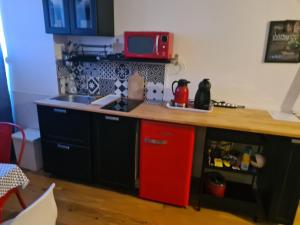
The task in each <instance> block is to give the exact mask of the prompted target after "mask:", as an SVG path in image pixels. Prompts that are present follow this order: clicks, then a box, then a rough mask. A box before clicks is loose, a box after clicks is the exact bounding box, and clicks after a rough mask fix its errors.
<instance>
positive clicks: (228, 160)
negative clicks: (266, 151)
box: [205, 140, 264, 176]
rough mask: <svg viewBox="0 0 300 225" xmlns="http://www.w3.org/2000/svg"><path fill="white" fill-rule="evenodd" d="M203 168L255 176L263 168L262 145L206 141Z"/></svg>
mask: <svg viewBox="0 0 300 225" xmlns="http://www.w3.org/2000/svg"><path fill="white" fill-rule="evenodd" d="M206 148H207V151H206V157H205V160H206V162H205V168H209V169H214V170H222V171H226V172H233V173H242V174H249V175H254V176H256V175H257V173H258V172H259V168H261V167H263V164H264V158H263V156H262V151H263V147H262V145H256V144H244V143H237V142H228V141H219V140H208V141H207V147H206Z"/></svg>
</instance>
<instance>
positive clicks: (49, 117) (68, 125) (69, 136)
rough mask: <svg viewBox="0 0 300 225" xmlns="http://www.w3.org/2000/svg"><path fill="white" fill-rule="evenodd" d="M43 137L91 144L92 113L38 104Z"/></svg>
mask: <svg viewBox="0 0 300 225" xmlns="http://www.w3.org/2000/svg"><path fill="white" fill-rule="evenodd" d="M38 115H39V125H40V130H41V135H42V138H43V139H45V140H56V141H62V142H67V143H72V144H76V145H82V146H89V145H90V115H89V113H87V112H81V111H77V110H70V109H64V108H55V107H47V106H38Z"/></svg>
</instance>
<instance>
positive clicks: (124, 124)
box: [93, 115, 137, 189]
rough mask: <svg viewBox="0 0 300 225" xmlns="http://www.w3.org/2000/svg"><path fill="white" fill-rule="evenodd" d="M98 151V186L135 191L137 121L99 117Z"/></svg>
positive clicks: (96, 132) (95, 151) (107, 116)
mask: <svg viewBox="0 0 300 225" xmlns="http://www.w3.org/2000/svg"><path fill="white" fill-rule="evenodd" d="M93 124H94V126H95V127H94V128H95V132H94V133H95V136H94V140H95V141H96V144H95V149H94V159H95V175H96V177H95V179H96V182H97V183H100V184H107V185H110V186H112V187H121V188H126V189H132V188H134V182H135V141H136V129H137V120H135V119H132V118H126V117H116V116H109V115H95V117H94V122H93Z"/></svg>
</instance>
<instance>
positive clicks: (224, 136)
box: [198, 128, 264, 221]
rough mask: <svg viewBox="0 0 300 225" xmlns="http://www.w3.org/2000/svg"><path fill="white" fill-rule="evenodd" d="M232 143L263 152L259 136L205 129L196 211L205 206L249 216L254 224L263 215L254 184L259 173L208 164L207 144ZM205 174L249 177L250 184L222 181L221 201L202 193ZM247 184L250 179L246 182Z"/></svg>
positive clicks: (250, 169) (203, 191)
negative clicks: (211, 172) (255, 148)
mask: <svg viewBox="0 0 300 225" xmlns="http://www.w3.org/2000/svg"><path fill="white" fill-rule="evenodd" d="M216 140H217V141H224V142H233V143H239V144H245V145H255V146H258V152H259V153H261V152H262V150H263V137H261V136H260V135H256V134H252V133H245V132H238V133H237V132H236V131H228V130H222V129H212V128H211V129H208V130H207V135H206V144H205V149H204V156H203V157H204V163H203V167H202V176H201V177H202V179H201V181H200V196H199V205H198V206H199V209H200V208H201V207H207V208H212V209H218V210H223V211H229V212H232V213H238V214H245V215H248V216H251V217H252V218H253V219H254V220H255V221H257V219H258V218H261V217H263V216H264V214H263V211H262V206H261V201H260V193H259V191H258V190H257V186H256V185H255V182H256V179H257V177H258V176H259V174H260V172H259V170H257V169H255V168H253V167H251V166H250V167H249V170H248V171H243V170H235V169H232V168H231V167H225V166H224V167H215V166H212V165H209V163H208V154H209V153H208V149H209V147H210V146H209V145H210V141H216ZM208 171H215V172H221V173H222V174H228V173H230V174H231V175H232V174H236V175H239V176H249V178H252V181H251V182H249V183H244V182H236V181H235V182H233V181H229V180H227V181H226V191H225V195H224V197H223V198H220V197H216V196H213V195H211V194H208V193H206V191H205V179H204V177H205V173H206V172H208ZM249 181H250V179H249Z"/></svg>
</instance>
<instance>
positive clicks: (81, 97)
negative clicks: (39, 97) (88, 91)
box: [51, 95, 98, 105]
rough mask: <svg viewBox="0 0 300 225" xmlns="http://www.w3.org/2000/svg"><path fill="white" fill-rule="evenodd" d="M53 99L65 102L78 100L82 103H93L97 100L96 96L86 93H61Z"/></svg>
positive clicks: (77, 101)
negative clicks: (86, 94)
mask: <svg viewBox="0 0 300 225" xmlns="http://www.w3.org/2000/svg"><path fill="white" fill-rule="evenodd" d="M51 99H53V100H58V101H64V102H76V103H82V104H87V105H88V104H91V102H93V101H95V100H97V99H98V98H97V97H95V96H85V95H60V96H57V97H54V98H51Z"/></svg>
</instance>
